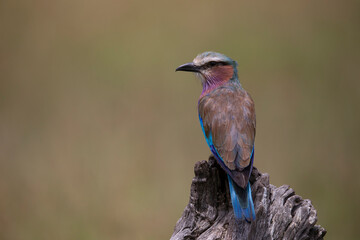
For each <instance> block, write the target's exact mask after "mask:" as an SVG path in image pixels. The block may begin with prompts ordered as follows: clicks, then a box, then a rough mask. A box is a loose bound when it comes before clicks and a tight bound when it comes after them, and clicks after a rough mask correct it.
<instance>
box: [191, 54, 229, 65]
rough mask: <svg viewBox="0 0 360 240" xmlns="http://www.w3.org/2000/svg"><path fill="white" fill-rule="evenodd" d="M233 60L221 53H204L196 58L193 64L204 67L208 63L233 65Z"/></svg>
mask: <svg viewBox="0 0 360 240" xmlns="http://www.w3.org/2000/svg"><path fill="white" fill-rule="evenodd" d="M232 61H233V60H232V59H231V58H229V57H227V56H225V55H223V54H221V53H216V52H204V53H201V54H199V55H197V56H196V58H195V59H194V60H193V63H194V64H195V65H196V66H202V65H204V64H205V63H208V62H229V63H231V62H232Z"/></svg>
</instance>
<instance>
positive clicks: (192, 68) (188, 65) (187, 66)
mask: <svg viewBox="0 0 360 240" xmlns="http://www.w3.org/2000/svg"><path fill="white" fill-rule="evenodd" d="M177 71H184V72H200V69H199V67H197V66H195V65H194V63H192V62H191V63H185V64H183V65H181V66H180V67H178V68H177V69H176V70H175V72H177Z"/></svg>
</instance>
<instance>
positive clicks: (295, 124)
mask: <svg viewBox="0 0 360 240" xmlns="http://www.w3.org/2000/svg"><path fill="white" fill-rule="evenodd" d="M359 10H360V3H359V2H358V1H335V0H331V1H324V0H321V1H312V2H309V1H284V0H283V1H264V0H261V1H241V2H240V1H184V0H183V1H160V0H159V1H113V0H105V1H94V0H89V1H85V0H72V1H66V0H65V1H60V0H55V1H44V0H43V1H41V0H35V1H18V0H3V1H1V2H0V39H1V40H0V43H1V44H0V225H1V228H0V239H4V240H5V239H6V240H7V239H11V240H21V239H36V240H39V239H40V240H41V239H168V238H170V236H171V234H172V232H173V227H174V226H175V223H176V221H177V219H178V218H179V217H180V216H181V213H182V211H183V209H184V207H185V206H186V204H187V202H188V198H189V190H190V183H191V179H192V177H193V166H194V163H195V162H196V161H199V160H203V159H207V158H208V155H209V153H210V151H209V150H208V147H207V145H206V143H205V140H204V139H203V135H202V132H201V129H200V125H199V123H198V117H197V99H198V96H199V94H200V92H201V86H200V82H199V81H198V80H196V79H195V77H194V76H192V74H186V73H175V72H174V70H175V68H176V67H177V66H179V65H180V64H183V63H185V62H189V61H191V60H192V59H193V58H194V57H195V56H196V55H197V54H198V53H201V52H203V51H208V50H212V51H218V52H221V53H225V54H226V55H228V56H230V57H232V58H234V59H236V60H237V61H238V63H239V77H240V81H241V82H242V84H243V86H244V87H245V88H246V89H247V90H248V91H249V92H250V93H251V95H252V97H253V98H254V100H255V104H256V113H257V138H256V154H255V156H256V157H255V166H257V167H258V168H259V170H260V171H262V172H268V173H269V174H270V176H271V178H270V180H271V183H272V184H274V185H277V186H280V185H283V184H289V185H290V186H291V187H293V188H294V189H295V190H296V193H297V194H299V195H301V196H302V197H304V198H310V199H311V200H312V202H313V204H314V205H315V207H316V209H317V210H318V218H319V221H318V223H319V224H321V225H322V226H324V227H325V228H326V229H327V230H328V234H327V237H326V239H356V238H357V237H358V233H357V232H358V225H359V217H360V211H359V203H360V177H359V171H360V169H359V168H360V162H359V160H360V159H359V156H360V146H359V142H360V140H359V137H360V127H359V124H360V113H359V111H360V108H359V106H360V104H359V103H360V81H359V80H360V65H359V63H360V51H359V49H360V47H359V43H360V31H359V30H360V29H359V25H360V11H359Z"/></svg>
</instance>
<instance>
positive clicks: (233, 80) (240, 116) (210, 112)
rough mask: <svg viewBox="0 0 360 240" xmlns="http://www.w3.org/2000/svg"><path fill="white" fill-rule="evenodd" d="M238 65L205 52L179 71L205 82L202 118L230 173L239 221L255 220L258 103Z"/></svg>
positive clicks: (208, 137) (216, 152) (213, 148)
mask: <svg viewBox="0 0 360 240" xmlns="http://www.w3.org/2000/svg"><path fill="white" fill-rule="evenodd" d="M237 66H238V64H237V62H236V61H234V60H233V59H231V58H229V57H227V56H225V55H224V54H221V53H217V52H204V53H201V54H199V55H197V56H196V57H195V59H194V60H193V61H192V62H190V63H185V64H183V65H181V66H179V67H178V68H176V70H175V71H185V72H193V73H195V75H196V76H197V77H198V78H199V79H200V80H201V84H202V92H201V94H200V97H199V100H198V115H199V120H200V125H201V129H202V131H203V133H204V136H205V140H206V143H207V144H208V146H209V148H210V150H211V152H212V154H213V155H214V157H215V159H216V162H217V163H218V164H219V165H220V166H221V168H222V169H223V170H224V171H225V172H226V174H227V179H228V183H229V191H230V197H231V203H232V206H233V210H234V215H235V219H237V220H243V219H245V220H246V221H247V222H249V223H250V222H251V221H254V220H255V218H256V216H255V209H254V203H253V199H252V196H251V186H250V182H249V178H250V174H251V171H252V167H253V162H254V142H255V132H256V116H255V106H254V101H253V99H252V98H251V96H250V95H249V93H248V92H247V91H245V89H244V88H243V87H242V85H241V84H240V81H239V78H238V72H237Z"/></svg>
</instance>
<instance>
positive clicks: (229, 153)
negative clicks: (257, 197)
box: [198, 82, 256, 188]
mask: <svg viewBox="0 0 360 240" xmlns="http://www.w3.org/2000/svg"><path fill="white" fill-rule="evenodd" d="M198 110H199V118H200V122H201V125H202V128H203V131H204V134H205V137H206V140H207V143H208V144H209V147H210V149H211V150H212V152H213V154H214V155H215V157H217V159H218V162H219V163H220V165H221V166H222V167H223V168H224V170H225V171H226V172H227V173H228V174H229V175H230V176H231V178H232V179H233V180H234V181H235V182H236V183H237V185H238V186H240V187H242V188H245V187H246V185H247V182H248V179H249V175H250V171H251V166H252V156H253V149H254V140H255V124H256V123H255V109H254V102H253V100H252V98H251V97H250V95H249V94H248V93H247V92H246V91H245V90H244V89H243V88H242V87H241V86H240V84H238V83H233V82H229V83H227V84H224V85H223V86H221V87H218V88H216V89H214V90H213V91H211V92H210V93H208V94H207V95H205V96H202V97H201V98H200V99H199V104H198Z"/></svg>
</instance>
